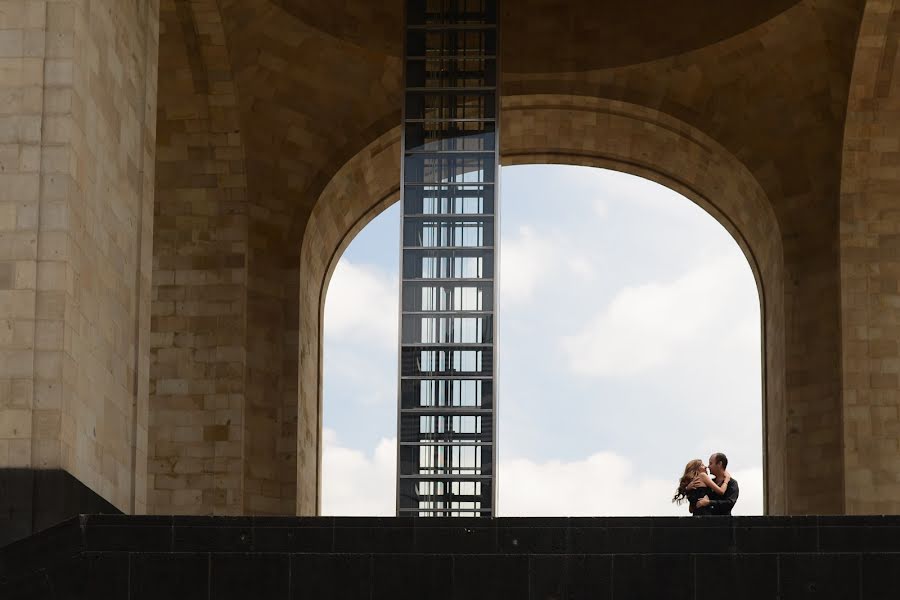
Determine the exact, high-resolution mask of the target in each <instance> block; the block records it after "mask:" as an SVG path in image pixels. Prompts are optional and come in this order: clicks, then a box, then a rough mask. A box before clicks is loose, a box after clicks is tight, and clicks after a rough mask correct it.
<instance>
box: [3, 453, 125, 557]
mask: <svg viewBox="0 0 900 600" xmlns="http://www.w3.org/2000/svg"><path fill="white" fill-rule="evenodd" d="M84 513H105V514H121V511H119V510H118V509H116V507H114V506H113V505H112V504H110V503H109V502H107V501H106V500H104V499H103V498H101V497H100V496H98V495H97V494H96V493H94V491H93V490H91V489H90V488H88V487H87V486H85V485H84V484H83V483H81V482H80V481H78V480H77V479H75V478H74V477H72V476H71V475H70V474H68V473H66V472H65V471H63V470H60V469H48V470H37V469H0V546H4V545H6V544H9V543H10V542H14V541H16V540H18V539H21V538H25V537H28V536H30V535H32V534H34V533H37V532H39V531H41V530H44V529H47V528H48V527H51V526H53V525H56V524H57V523H59V522H61V521H65V520H66V519H71V518H72V517H74V516H76V515H78V514H84Z"/></svg>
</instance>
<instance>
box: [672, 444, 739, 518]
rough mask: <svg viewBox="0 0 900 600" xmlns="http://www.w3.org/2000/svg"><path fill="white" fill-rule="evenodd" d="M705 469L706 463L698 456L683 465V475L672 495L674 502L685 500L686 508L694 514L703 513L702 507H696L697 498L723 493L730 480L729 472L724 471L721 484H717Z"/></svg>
mask: <svg viewBox="0 0 900 600" xmlns="http://www.w3.org/2000/svg"><path fill="white" fill-rule="evenodd" d="M706 469H707V467H706V465H704V464H703V461H702V460H700V459H699V458H695V459H694V460H692V461H690V462H689V463H688V464H687V465H685V467H684V475H682V476H681V479H680V480H679V481H678V489H677V490H675V496H673V497H672V502H674V503H676V504H681V503H682V502H684V501H685V500H687V501H688V503H689V505H688V510H690V511H691V513H692V514H693V515H695V516H699V515H702V514H705V510H704V509H703V508H696V506H697V501H698V500H700V499H701V498H703V497H704V496H709V495H710V494H712V493H715V494H718V495H720V496H721V495H723V494H724V493H725V490H727V489H728V482H729V481H731V474H730V473H728V472H727V471H726V472H725V479H724V480H723V481H722V485H719V484H717V483H716V482H715V481H713V479H712V478H711V477H710V476H709V474H708V473H707V472H706Z"/></svg>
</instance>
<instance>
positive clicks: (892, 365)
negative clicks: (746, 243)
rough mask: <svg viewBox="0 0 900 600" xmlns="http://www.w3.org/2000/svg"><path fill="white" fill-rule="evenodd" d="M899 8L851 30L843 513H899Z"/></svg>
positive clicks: (844, 236)
mask: <svg viewBox="0 0 900 600" xmlns="http://www.w3.org/2000/svg"><path fill="white" fill-rule="evenodd" d="M898 40H900V6H897V5H895V3H894V2H890V1H888V0H869V2H867V3H866V9H865V15H864V17H863V22H862V25H861V27H860V33H859V41H858V45H857V52H856V61H855V63H854V72H853V80H852V83H851V88H850V99H849V103H848V108H847V125H846V130H845V135H844V164H843V180H842V188H841V238H840V239H841V291H842V294H841V301H842V326H843V375H844V377H843V388H844V389H843V425H844V462H845V465H846V476H845V481H846V484H845V489H844V495H845V499H846V500H845V502H846V512H847V514H896V513H898V512H900V445H898V444H900V61H898V60H897V49H898Z"/></svg>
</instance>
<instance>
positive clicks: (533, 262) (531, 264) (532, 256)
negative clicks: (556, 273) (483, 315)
mask: <svg viewBox="0 0 900 600" xmlns="http://www.w3.org/2000/svg"><path fill="white" fill-rule="evenodd" d="M555 254H556V249H555V248H554V246H553V244H552V243H550V242H549V241H547V240H545V239H543V238H541V237H539V236H538V235H537V234H535V232H534V231H533V230H532V229H531V228H530V227H524V226H523V227H520V228H519V230H518V232H517V235H516V236H515V237H512V238H510V239H508V240H503V247H502V249H501V251H500V294H501V296H502V298H503V301H504V302H517V301H523V300H526V299H528V298H529V297H530V296H531V295H532V294H533V293H534V291H535V289H536V288H537V286H538V284H539V283H540V282H541V280H542V279H543V278H544V277H545V276H546V274H547V272H548V271H549V270H550V269H551V267H552V266H553V257H554V256H555Z"/></svg>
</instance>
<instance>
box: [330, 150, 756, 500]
mask: <svg viewBox="0 0 900 600" xmlns="http://www.w3.org/2000/svg"><path fill="white" fill-rule="evenodd" d="M502 204H503V210H502V214H503V219H502V227H501V244H500V247H501V260H500V265H501V266H500V309H501V313H500V327H499V339H500V347H501V352H500V354H499V361H500V367H499V374H500V382H499V383H500V390H501V396H500V404H499V406H500V413H499V414H500V418H499V423H498V426H499V448H498V450H497V451H496V454H497V455H498V459H497V460H498V465H497V466H498V468H499V482H500V483H499V503H498V514H499V515H501V516H528V515H533V516H572V515H634V516H638V515H666V514H673V515H677V514H682V513H683V514H687V513H686V508H685V507H684V506H677V505H673V504H672V503H671V501H670V500H671V493H672V489H673V488H674V485H673V481H674V479H675V478H676V477H677V476H678V475H680V470H681V469H682V467H683V466H684V463H685V462H686V461H687V460H689V459H690V458H695V457H702V458H703V459H704V460H705V459H706V457H708V456H709V454H710V453H711V452H713V451H715V450H713V448H715V449H718V450H727V453H728V455H729V458H730V461H731V465H730V469H731V471H732V473H733V474H734V475H735V477H736V478H737V480H738V481H739V482H740V485H741V502H740V505H739V506H738V507H737V508H736V511H735V514H761V513H762V511H763V502H762V453H761V446H762V431H761V410H760V402H761V397H762V393H761V373H760V367H761V360H760V355H761V351H760V348H761V347H760V320H759V297H758V293H757V287H756V282H755V279H754V276H753V273H752V271H751V269H750V268H749V265H748V263H747V260H746V257H745V256H744V255H743V253H742V251H741V249H740V248H739V247H738V246H737V244H735V242H734V240H733V238H732V237H731V236H730V234H729V233H728V232H727V231H725V230H724V229H723V228H722V227H721V225H720V224H719V223H718V222H716V221H715V220H714V219H713V218H711V217H710V215H709V214H707V213H706V212H705V211H704V210H702V209H701V208H699V207H698V206H696V205H695V204H693V203H691V202H690V201H688V200H687V199H686V198H684V197H683V196H681V195H680V194H678V193H676V192H673V191H671V190H669V189H668V188H665V187H663V186H661V185H659V184H657V183H654V182H651V181H649V180H646V179H642V178H639V177H636V176H631V175H627V174H623V173H619V172H615V171H609V170H605V169H595V168H586V167H572V166H564V165H527V166H515V167H508V168H506V169H504V174H503V192H502ZM398 220H399V212H398V210H397V207H392V208H390V209H388V210H387V211H385V213H382V215H379V216H378V217H376V218H375V219H373V220H372V221H371V223H370V224H369V225H368V226H367V227H366V228H365V229H364V230H363V231H362V232H361V233H360V234H359V235H358V236H357V237H356V238H355V239H354V241H353V242H352V243H351V245H350V246H349V247H348V248H347V250H346V252H345V253H344V255H343V256H342V257H341V260H340V262H339V264H338V267H337V269H336V272H335V275H334V276H333V278H332V281H331V285H330V287H329V290H328V296H327V299H326V309H325V355H324V372H325V378H324V384H325V387H324V392H325V405H324V415H325V418H324V428H325V429H324V432H325V438H324V456H323V461H324V468H323V514H328V515H331V514H360V515H371V514H384V515H388V514H393V508H394V486H395V482H394V477H395V473H394V466H395V451H396V447H395V444H396V439H395V436H396V420H395V411H396V379H395V377H394V372H395V369H396V348H397V339H396V326H397V323H396V310H397V289H398V282H397V265H398V260H399V255H398V247H399V239H398V222H399V221H398ZM361 299H364V301H362V302H361V301H360V300H361ZM360 489H365V494H360V492H359V490H360Z"/></svg>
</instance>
